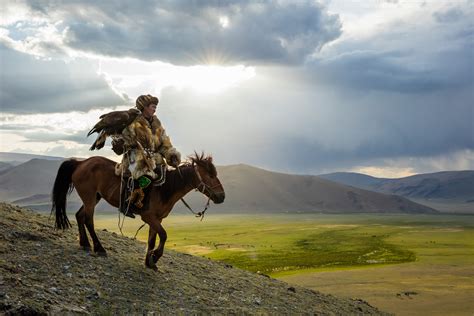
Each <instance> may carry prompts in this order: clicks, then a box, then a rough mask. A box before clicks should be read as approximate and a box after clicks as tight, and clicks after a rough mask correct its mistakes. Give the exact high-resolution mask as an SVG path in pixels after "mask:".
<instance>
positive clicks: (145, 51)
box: [30, 1, 341, 64]
mask: <svg viewBox="0 0 474 316" xmlns="http://www.w3.org/2000/svg"><path fill="white" fill-rule="evenodd" d="M30 7H31V9H33V10H39V11H37V13H38V12H41V13H42V14H44V15H45V16H47V17H48V18H50V19H56V20H59V19H61V20H63V21H64V22H63V23H64V25H63V28H64V29H66V30H67V32H66V39H65V44H66V45H68V46H70V47H72V48H74V49H77V50H81V51H89V52H94V53H99V54H104V55H109V56H121V57H123V56H129V57H136V58H139V59H144V60H162V61H169V62H172V63H174V64H199V63H205V62H207V61H208V59H211V58H217V59H220V60H219V61H220V62H228V63H235V62H264V63H265V62H269V63H301V62H303V61H304V60H305V59H306V58H307V57H308V56H309V55H311V54H312V53H314V52H315V51H318V50H319V49H320V48H321V47H322V46H324V45H325V44H326V43H327V42H330V41H332V40H334V39H336V38H337V37H339V35H340V34H341V22H340V20H339V18H338V16H337V15H330V14H329V13H328V12H327V11H326V9H325V8H324V7H323V6H322V5H321V4H318V3H317V2H315V1H296V2H286V1H281V2H280V1H270V2H256V1H193V2H189V1H177V2H175V1H138V2H129V1H98V2H96V3H94V2H92V1H91V2H84V1H81V2H80V4H79V3H76V4H75V3H74V2H71V1H68V2H65V3H64V4H62V5H57V4H51V3H50V4H45V3H44V2H39V4H38V2H36V1H30ZM223 17H226V18H227V19H228V21H229V25H228V27H222V26H221V22H220V19H221V18H223ZM211 55H217V56H211Z"/></svg>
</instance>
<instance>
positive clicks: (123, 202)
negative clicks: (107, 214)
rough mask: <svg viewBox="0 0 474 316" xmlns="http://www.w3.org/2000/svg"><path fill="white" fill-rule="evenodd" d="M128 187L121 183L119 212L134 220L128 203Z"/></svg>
mask: <svg viewBox="0 0 474 316" xmlns="http://www.w3.org/2000/svg"><path fill="white" fill-rule="evenodd" d="M127 198H128V186H127V183H126V182H125V181H122V192H120V206H119V211H120V212H121V213H123V214H125V216H128V217H131V218H135V215H133V212H132V210H131V209H132V207H133V206H132V203H128V199H127Z"/></svg>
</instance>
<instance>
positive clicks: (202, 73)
mask: <svg viewBox="0 0 474 316" xmlns="http://www.w3.org/2000/svg"><path fill="white" fill-rule="evenodd" d="M183 72H184V73H185V74H186V75H185V76H183V78H184V82H183V85H184V86H187V87H190V88H192V89H193V90H194V91H195V92H197V93H202V94H211V93H214V94H215V93H219V92H223V91H225V90H227V89H230V88H232V87H234V86H237V85H238V84H239V83H241V82H244V81H246V80H249V79H251V78H252V77H254V76H255V69H254V68H253V67H245V66H243V65H237V66H215V65H209V66H193V67H189V68H188V69H185V70H183Z"/></svg>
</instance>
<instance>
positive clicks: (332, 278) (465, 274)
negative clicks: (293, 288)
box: [279, 262, 474, 316]
mask: <svg viewBox="0 0 474 316" xmlns="http://www.w3.org/2000/svg"><path fill="white" fill-rule="evenodd" d="M279 279H280V280H283V281H285V282H288V283H292V284H298V285H300V286H304V287H307V288H312V289H318V290H319V291H321V292H323V293H326V294H333V295H337V296H339V297H348V298H350V297H359V298H362V299H363V300H366V301H368V302H369V303H370V304H371V305H373V306H376V307H377V308H380V309H382V310H385V311H387V312H391V313H394V314H396V315H443V316H444V315H470V316H471V315H474V266H471V267H468V266H465V265H462V266H461V265H459V266H457V265H443V264H432V265H430V264H427V263H423V264H420V263H417V262H414V263H406V264H400V265H392V266H385V267H374V268H360V269H350V270H336V271H321V272H310V273H301V274H297V275H292V276H285V277H281V278H279Z"/></svg>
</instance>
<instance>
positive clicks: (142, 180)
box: [138, 176, 151, 189]
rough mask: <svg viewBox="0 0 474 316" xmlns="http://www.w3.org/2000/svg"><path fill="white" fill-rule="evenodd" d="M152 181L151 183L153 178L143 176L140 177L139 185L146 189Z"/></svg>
mask: <svg viewBox="0 0 474 316" xmlns="http://www.w3.org/2000/svg"><path fill="white" fill-rule="evenodd" d="M150 183H151V180H150V179H149V178H148V177H145V176H141V177H140V178H138V185H139V186H140V188H142V189H145V188H146V187H148V186H149V185H150Z"/></svg>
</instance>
